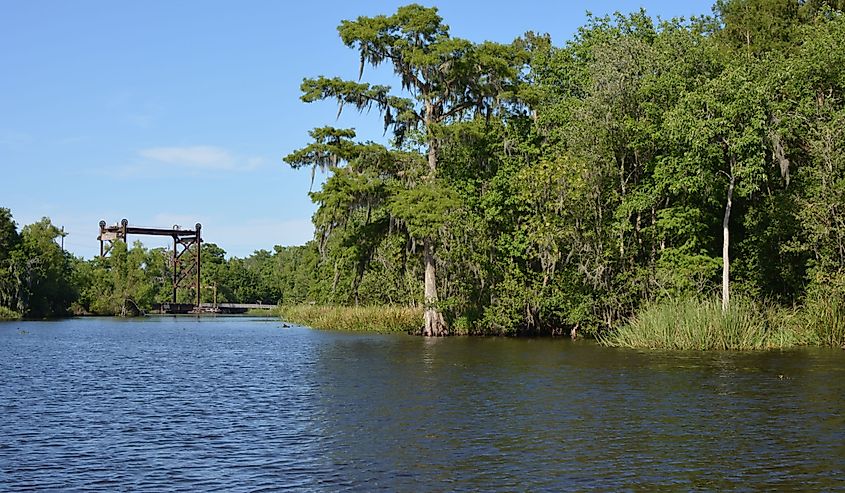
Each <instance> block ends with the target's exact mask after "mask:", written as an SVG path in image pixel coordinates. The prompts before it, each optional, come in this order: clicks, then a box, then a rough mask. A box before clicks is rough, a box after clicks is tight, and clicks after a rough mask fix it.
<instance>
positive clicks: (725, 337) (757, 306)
mask: <svg viewBox="0 0 845 493" xmlns="http://www.w3.org/2000/svg"><path fill="white" fill-rule="evenodd" d="M799 319H800V316H799V314H797V313H795V312H794V311H792V310H787V309H782V308H776V307H771V306H766V305H763V304H761V303H756V302H753V301H750V300H748V299H743V298H737V299H735V300H733V301H732V303H731V306H730V308H729V309H728V311H727V312H725V313H723V312H722V306H721V302H720V301H719V300H718V299H717V298H711V299H696V298H688V299H670V300H663V301H660V302H656V303H651V304H648V305H646V306H644V307H643V308H641V309H640V311H639V312H637V313H636V314H635V315H634V316H633V317H632V318H631V319H630V320H629V322H628V323H627V324H626V325H624V326H622V327H620V328H619V329H617V330H616V331H613V332H611V333H609V334H606V335H604V336H603V337H601V338H600V340H601V342H602V343H603V344H605V345H608V346H614V347H628V348H650V349H678V350H741V351H747V350H762V349H784V348H789V347H794V346H798V345H806V344H813V343H815V342H816V341H815V337H814V333H813V332H812V331H810V330H807V328H806V327H805V326H803V324H800V323H798V320H799Z"/></svg>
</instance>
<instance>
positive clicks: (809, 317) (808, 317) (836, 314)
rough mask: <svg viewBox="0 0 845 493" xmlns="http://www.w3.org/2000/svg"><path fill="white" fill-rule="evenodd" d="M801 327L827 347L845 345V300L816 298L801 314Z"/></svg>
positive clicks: (809, 301)
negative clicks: (810, 332)
mask: <svg viewBox="0 0 845 493" xmlns="http://www.w3.org/2000/svg"><path fill="white" fill-rule="evenodd" d="M798 319H799V322H800V323H801V325H803V326H804V327H806V328H807V329H808V330H810V331H812V333H813V334H814V335H815V337H816V338H817V339H818V343H819V344H821V345H825V346H843V345H845V300H843V299H842V297H841V296H838V295H836V294H832V295H830V296H814V297H812V298H811V299H809V300H807V301H806V302H805V304H804V307H803V308H802V309H801V312H800V314H799V317H798Z"/></svg>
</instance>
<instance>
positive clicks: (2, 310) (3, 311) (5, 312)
mask: <svg viewBox="0 0 845 493" xmlns="http://www.w3.org/2000/svg"><path fill="white" fill-rule="evenodd" d="M19 318H21V314H20V313H18V312H16V311H14V310H12V309H11V308H6V307H5V306H0V320H18V319H19Z"/></svg>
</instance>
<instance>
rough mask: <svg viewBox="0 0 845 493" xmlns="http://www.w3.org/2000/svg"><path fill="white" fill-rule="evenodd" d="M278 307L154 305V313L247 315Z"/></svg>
mask: <svg viewBox="0 0 845 493" xmlns="http://www.w3.org/2000/svg"><path fill="white" fill-rule="evenodd" d="M274 308H276V305H270V304H265V303H200V304H199V305H195V304H194V303H153V313H161V314H171V315H174V314H201V313H222V314H234V313H246V312H247V311H248V310H272V309H274Z"/></svg>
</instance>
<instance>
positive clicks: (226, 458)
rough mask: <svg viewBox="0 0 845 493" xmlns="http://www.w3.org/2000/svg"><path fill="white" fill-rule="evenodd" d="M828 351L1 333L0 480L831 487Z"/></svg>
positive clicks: (81, 330)
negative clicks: (645, 349) (654, 349)
mask: <svg viewBox="0 0 845 493" xmlns="http://www.w3.org/2000/svg"><path fill="white" fill-rule="evenodd" d="M843 412H845V351H842V350H838V349H835V350H834V349H828V350H820V349H807V350H800V351H790V352H774V353H666V352H639V351H631V350H613V349H606V348H601V347H598V346H596V345H595V344H593V343H590V342H574V343H573V342H570V341H567V340H552V339H534V340H512V339H487V338H449V339H442V340H425V339H422V338H417V337H411V336H384V335H368V334H365V335H361V334H346V333H334V332H320V331H312V330H308V329H304V328H301V327H293V328H285V327H283V326H282V324H281V323H279V322H278V321H273V320H268V319H255V318H234V317H230V318H226V317H220V318H202V319H199V320H197V319H194V318H167V317H162V318H148V319H143V320H115V319H74V320H65V321H59V322H9V323H0V490H3V491H26V490H39V491H50V490H61V491H66V490H72V491H74V490H75V491H79V490H95V491H114V490H118V491H167V490H180V491H195V490H199V491H215V490H216V491H279V490H293V491H391V492H392V491H409V492H416V491H566V490H571V491H690V490H696V491H725V490H737V491H835V490H840V491H845V416H843Z"/></svg>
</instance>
